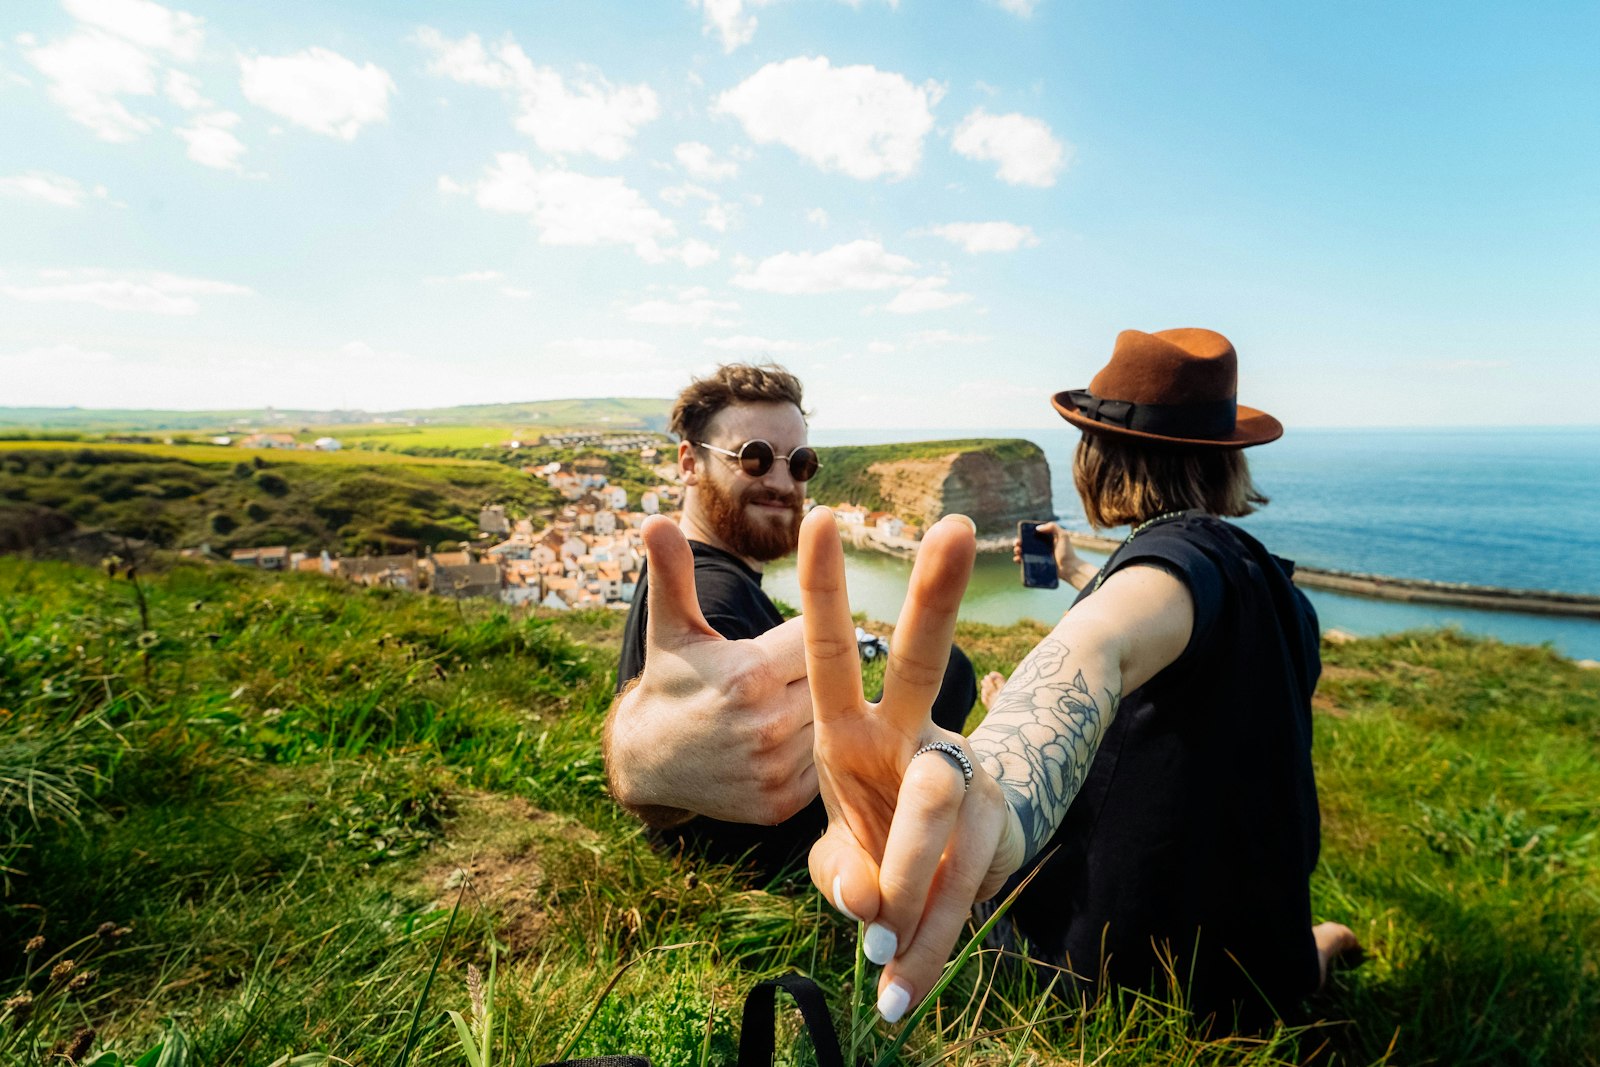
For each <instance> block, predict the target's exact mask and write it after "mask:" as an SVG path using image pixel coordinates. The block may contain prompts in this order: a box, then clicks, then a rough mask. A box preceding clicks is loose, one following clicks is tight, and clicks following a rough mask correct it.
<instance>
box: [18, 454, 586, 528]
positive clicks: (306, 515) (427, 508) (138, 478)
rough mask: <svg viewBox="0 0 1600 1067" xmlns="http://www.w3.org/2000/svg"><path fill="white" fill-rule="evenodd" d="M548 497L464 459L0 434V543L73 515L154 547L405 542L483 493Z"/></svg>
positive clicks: (532, 507)
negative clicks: (15, 438) (91, 442)
mask: <svg viewBox="0 0 1600 1067" xmlns="http://www.w3.org/2000/svg"><path fill="white" fill-rule="evenodd" d="M555 502H556V495H555V493H554V492H553V491H552V490H551V489H550V488H549V487H548V486H547V485H545V484H544V483H543V482H542V481H538V480H535V479H533V478H530V477H529V476H527V475H525V474H522V473H521V472H520V471H518V470H517V469H515V468H514V467H508V466H505V465H503V464H498V463H489V462H482V461H475V460H457V459H430V458H424V457H415V456H405V455H399V454H396V453H385V452H368V451H364V450H362V451H356V450H351V451H345V452H301V451H291V450H277V449H272V450H263V451H249V450H244V449H230V448H218V447H210V446H202V445H115V446H106V447H93V448H91V447H87V446H73V445H62V444H59V443H57V444H48V443H44V442H7V441H0V547H3V546H6V545H13V546H15V545H25V544H29V543H31V541H30V539H29V537H28V536H27V534H26V531H27V530H28V529H34V530H38V529H43V528H58V527H61V526H63V525H76V526H79V527H85V528H90V529H99V530H104V531H106V532H108V533H111V534H115V535H120V536H125V537H133V538H138V539H140V540H143V541H150V542H153V543H154V544H156V545H158V546H160V547H164V548H195V547H199V546H202V545H209V546H211V548H212V549H213V550H215V551H217V552H226V551H227V550H229V549H232V548H250V547H258V546H264V545H287V546H289V547H290V548H294V549H301V550H305V551H308V552H313V553H314V552H317V551H319V550H322V549H327V550H329V551H331V552H336V553H342V554H346V555H352V554H359V553H362V552H395V551H413V550H417V549H423V548H432V547H438V546H440V545H448V546H449V547H455V546H456V545H457V544H458V543H459V542H461V541H463V540H470V539H474V538H476V536H477V533H478V515H479V510H480V509H481V508H482V507H483V506H484V505H486V504H503V505H505V506H506V507H507V508H508V510H509V511H511V512H512V513H513V514H522V513H524V512H531V511H538V510H541V509H546V508H549V507H551V506H552V505H553V504H554V503H555Z"/></svg>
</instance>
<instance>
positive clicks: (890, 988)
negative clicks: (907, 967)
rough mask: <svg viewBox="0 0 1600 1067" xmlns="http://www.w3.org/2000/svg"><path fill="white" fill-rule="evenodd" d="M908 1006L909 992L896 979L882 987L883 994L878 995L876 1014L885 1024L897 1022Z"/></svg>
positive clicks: (909, 1002)
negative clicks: (881, 1017)
mask: <svg viewBox="0 0 1600 1067" xmlns="http://www.w3.org/2000/svg"><path fill="white" fill-rule="evenodd" d="M910 1006H911V990H910V989H909V988H907V987H906V984H905V983H904V982H902V981H900V979H898V978H896V979H895V980H894V981H892V982H890V983H889V984H888V985H887V986H884V988H883V992H882V993H879V994H878V1014H879V1015H881V1016H883V1021H884V1022H886V1023H897V1022H899V1021H900V1016H902V1015H904V1014H905V1013H906V1009H907V1008H909V1007H910Z"/></svg>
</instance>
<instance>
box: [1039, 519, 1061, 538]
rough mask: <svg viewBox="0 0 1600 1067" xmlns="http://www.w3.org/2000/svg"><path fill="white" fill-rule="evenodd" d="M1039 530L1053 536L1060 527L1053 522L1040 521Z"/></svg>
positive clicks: (1059, 530) (1045, 534)
mask: <svg viewBox="0 0 1600 1067" xmlns="http://www.w3.org/2000/svg"><path fill="white" fill-rule="evenodd" d="M1039 532H1040V533H1041V534H1043V535H1044V536H1046V537H1054V536H1055V535H1056V534H1058V533H1060V532H1061V527H1059V526H1057V525H1056V524H1055V523H1053V522H1041V523H1040V524H1039Z"/></svg>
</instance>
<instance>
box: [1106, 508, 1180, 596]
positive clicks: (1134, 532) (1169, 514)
mask: <svg viewBox="0 0 1600 1067" xmlns="http://www.w3.org/2000/svg"><path fill="white" fill-rule="evenodd" d="M1187 514H1188V512H1187V511H1164V512H1162V513H1161V514H1160V515H1157V516H1156V517H1155V518H1153V519H1146V520H1144V521H1143V522H1141V523H1140V524H1139V525H1137V526H1135V527H1134V528H1133V529H1131V530H1129V531H1128V536H1127V537H1124V538H1123V539H1122V544H1120V545H1118V546H1117V552H1121V551H1122V550H1123V549H1124V548H1126V547H1127V544H1128V542H1129V541H1132V540H1133V539H1134V538H1135V537H1138V536H1139V535H1140V534H1142V533H1144V532H1145V531H1146V530H1148V529H1150V527H1152V526H1154V525H1155V524H1156V523H1158V522H1166V521H1167V520H1168V519H1181V518H1182V517H1183V516H1185V515H1187ZM1117 552H1113V553H1111V558H1110V559H1107V560H1106V564H1105V567H1101V568H1100V573H1099V574H1096V575H1095V576H1094V587H1095V589H1096V590H1098V589H1099V588H1100V585H1101V583H1103V582H1104V581H1105V580H1106V567H1109V566H1111V560H1112V559H1116V558H1117Z"/></svg>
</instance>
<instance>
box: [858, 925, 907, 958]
mask: <svg viewBox="0 0 1600 1067" xmlns="http://www.w3.org/2000/svg"><path fill="white" fill-rule="evenodd" d="M862 943H863V947H864V948H865V950H866V953H867V959H869V960H871V961H872V962H873V963H876V964H877V965H878V966H879V967H882V966H883V965H884V964H886V963H888V962H889V961H890V960H892V959H894V952H895V949H897V948H899V947H900V940H899V938H897V937H895V936H894V931H893V930H891V929H889V928H888V927H887V926H883V925H881V924H879V923H873V924H872V925H871V926H869V927H867V936H866V937H864V938H863V939H862Z"/></svg>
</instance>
